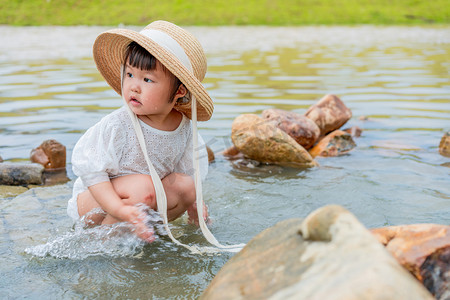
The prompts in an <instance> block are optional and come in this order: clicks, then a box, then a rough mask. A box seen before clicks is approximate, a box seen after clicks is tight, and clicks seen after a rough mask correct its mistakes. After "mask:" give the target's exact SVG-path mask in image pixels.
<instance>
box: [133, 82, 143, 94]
mask: <svg viewBox="0 0 450 300" xmlns="http://www.w3.org/2000/svg"><path fill="white" fill-rule="evenodd" d="M131 91H133V92H135V93H140V92H141V87H140V85H139V83H138V82H137V80H135V81H133V82H132V83H131Z"/></svg>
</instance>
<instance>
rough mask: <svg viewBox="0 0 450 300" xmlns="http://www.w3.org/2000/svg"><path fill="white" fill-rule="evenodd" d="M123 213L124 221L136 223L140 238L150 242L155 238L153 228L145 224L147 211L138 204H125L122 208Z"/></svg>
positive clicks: (136, 230) (137, 233) (136, 231)
mask: <svg viewBox="0 0 450 300" xmlns="http://www.w3.org/2000/svg"><path fill="white" fill-rule="evenodd" d="M121 215H122V216H124V221H127V222H130V223H131V224H133V225H134V227H135V233H136V235H137V236H138V237H139V238H141V239H143V240H144V241H146V242H149V243H151V242H153V241H154V240H155V237H154V236H153V230H151V229H150V228H148V227H147V225H145V212H143V211H141V210H140V209H139V208H137V207H136V206H131V205H124V206H123V207H122V208H121Z"/></svg>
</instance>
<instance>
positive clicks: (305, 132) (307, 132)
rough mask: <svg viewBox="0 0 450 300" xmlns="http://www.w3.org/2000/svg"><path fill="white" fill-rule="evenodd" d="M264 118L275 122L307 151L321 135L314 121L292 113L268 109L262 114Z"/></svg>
mask: <svg viewBox="0 0 450 300" xmlns="http://www.w3.org/2000/svg"><path fill="white" fill-rule="evenodd" d="M262 118H263V119H266V120H268V121H271V122H273V123H274V124H275V126H277V127H278V128H280V129H281V130H283V131H284V132H286V133H287V134H288V135H289V136H290V137H292V138H293V139H294V140H295V141H296V142H297V143H299V144H300V145H301V146H302V147H303V148H305V149H309V148H311V147H312V146H313V145H314V143H315V142H316V141H317V139H318V138H319V135H320V129H319V127H318V126H317V125H316V123H314V121H312V120H311V119H309V118H307V117H305V116H302V115H300V114H297V113H295V112H292V111H286V110H281V109H273V108H271V109H266V110H264V111H263V112H262Z"/></svg>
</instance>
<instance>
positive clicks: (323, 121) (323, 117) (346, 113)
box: [305, 94, 352, 136]
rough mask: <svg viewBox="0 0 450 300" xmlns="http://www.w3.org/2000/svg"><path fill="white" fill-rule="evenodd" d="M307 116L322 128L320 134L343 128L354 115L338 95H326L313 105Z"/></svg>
mask: <svg viewBox="0 0 450 300" xmlns="http://www.w3.org/2000/svg"><path fill="white" fill-rule="evenodd" d="M305 116H306V117H308V118H310V119H311V120H313V121H314V122H315V123H316V124H317V126H319V128H320V135H321V136H324V135H326V134H327V133H329V132H332V131H334V130H336V129H339V128H341V126H342V125H344V124H345V123H347V121H348V120H350V118H351V117H352V111H351V110H350V109H349V108H348V107H347V106H345V104H344V102H342V100H341V99H340V98H339V97H338V96H336V95H331V94H329V95H325V96H324V97H323V98H322V99H320V100H319V102H317V103H316V104H314V105H312V106H311V107H310V108H309V109H308V110H307V111H306V113H305Z"/></svg>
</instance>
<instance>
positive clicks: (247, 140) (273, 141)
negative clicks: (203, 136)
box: [231, 114, 317, 168]
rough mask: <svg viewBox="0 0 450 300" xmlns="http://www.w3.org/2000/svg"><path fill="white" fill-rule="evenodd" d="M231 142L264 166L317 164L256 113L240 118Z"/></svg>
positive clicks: (235, 121)
mask: <svg viewBox="0 0 450 300" xmlns="http://www.w3.org/2000/svg"><path fill="white" fill-rule="evenodd" d="M231 140H232V141H233V144H234V145H235V146H236V148H237V149H238V150H239V152H242V153H243V154H244V155H245V156H246V157H248V158H250V159H254V160H257V161H259V162H262V163H274V164H279V165H283V166H289V167H296V168H305V167H312V166H315V165H317V163H316V162H315V161H314V160H313V158H312V157H311V155H310V154H309V153H308V151H306V150H305V148H303V147H302V146H300V145H299V144H298V143H297V142H296V141H295V140H294V139H292V138H291V137H290V136H289V135H288V134H287V133H285V132H284V131H282V130H281V129H279V128H277V127H276V126H275V125H274V124H273V123H271V122H268V121H267V120H264V119H262V118H261V117H259V116H257V115H253V114H243V115H240V116H238V117H237V118H236V119H235V120H234V121H233V124H232V128H231Z"/></svg>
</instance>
